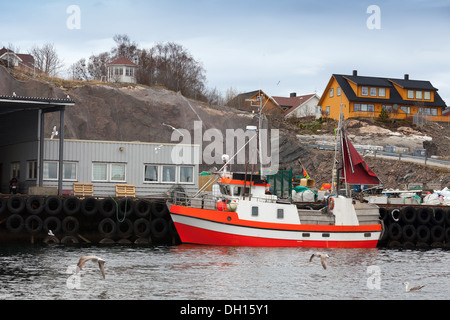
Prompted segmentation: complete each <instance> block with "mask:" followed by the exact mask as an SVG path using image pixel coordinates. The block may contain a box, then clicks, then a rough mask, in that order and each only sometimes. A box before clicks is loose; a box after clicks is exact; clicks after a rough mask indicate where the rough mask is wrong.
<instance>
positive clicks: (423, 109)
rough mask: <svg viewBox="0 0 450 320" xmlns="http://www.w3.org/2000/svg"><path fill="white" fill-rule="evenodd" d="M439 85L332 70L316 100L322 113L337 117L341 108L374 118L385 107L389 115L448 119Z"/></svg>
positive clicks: (348, 113)
mask: <svg viewBox="0 0 450 320" xmlns="http://www.w3.org/2000/svg"><path fill="white" fill-rule="evenodd" d="M437 91H438V89H436V88H435V87H433V85H432V84H431V83H430V82H429V81H423V80H411V79H409V75H407V74H405V76H404V78H403V79H395V78H380V77H367V76H359V75H358V72H357V71H356V70H354V71H353V73H352V74H351V75H342V74H333V75H332V76H331V79H330V81H329V82H328V85H327V87H326V88H325V91H324V93H323V94H322V97H321V99H320V101H319V103H318V105H319V106H320V107H321V109H322V114H323V115H324V116H327V117H329V118H332V119H336V120H338V119H339V114H340V112H341V108H342V111H343V114H344V118H345V119H348V118H355V117H366V118H375V117H378V116H379V115H380V113H381V110H382V109H383V108H384V109H385V110H386V111H387V112H388V113H389V116H390V118H391V119H410V120H413V117H414V116H423V117H426V119H427V120H428V121H439V122H450V117H448V116H444V115H443V112H444V110H445V109H446V107H447V106H446V104H445V102H444V101H443V100H442V98H441V97H440V96H439V94H438V92H437Z"/></svg>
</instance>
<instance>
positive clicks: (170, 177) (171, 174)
mask: <svg viewBox="0 0 450 320" xmlns="http://www.w3.org/2000/svg"><path fill="white" fill-rule="evenodd" d="M176 169H177V167H175V166H163V167H162V181H163V182H169V183H175V182H176V174H175V173H176Z"/></svg>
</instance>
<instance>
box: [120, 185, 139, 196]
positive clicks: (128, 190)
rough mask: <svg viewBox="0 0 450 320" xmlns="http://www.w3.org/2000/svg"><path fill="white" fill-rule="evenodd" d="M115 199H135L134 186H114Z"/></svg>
mask: <svg viewBox="0 0 450 320" xmlns="http://www.w3.org/2000/svg"><path fill="white" fill-rule="evenodd" d="M116 197H136V190H135V186H134V185H130V184H116Z"/></svg>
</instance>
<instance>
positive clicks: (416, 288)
mask: <svg viewBox="0 0 450 320" xmlns="http://www.w3.org/2000/svg"><path fill="white" fill-rule="evenodd" d="M403 284H404V285H405V292H410V291H418V290H420V289H422V288H423V287H425V286H416V287H412V288H410V287H409V282H407V281H406V282H403Z"/></svg>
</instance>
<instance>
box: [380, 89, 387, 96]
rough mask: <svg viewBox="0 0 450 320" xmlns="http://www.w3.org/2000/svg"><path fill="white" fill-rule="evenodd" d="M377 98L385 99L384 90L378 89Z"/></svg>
mask: <svg viewBox="0 0 450 320" xmlns="http://www.w3.org/2000/svg"><path fill="white" fill-rule="evenodd" d="M378 96H380V97H386V88H379V89H378Z"/></svg>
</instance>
